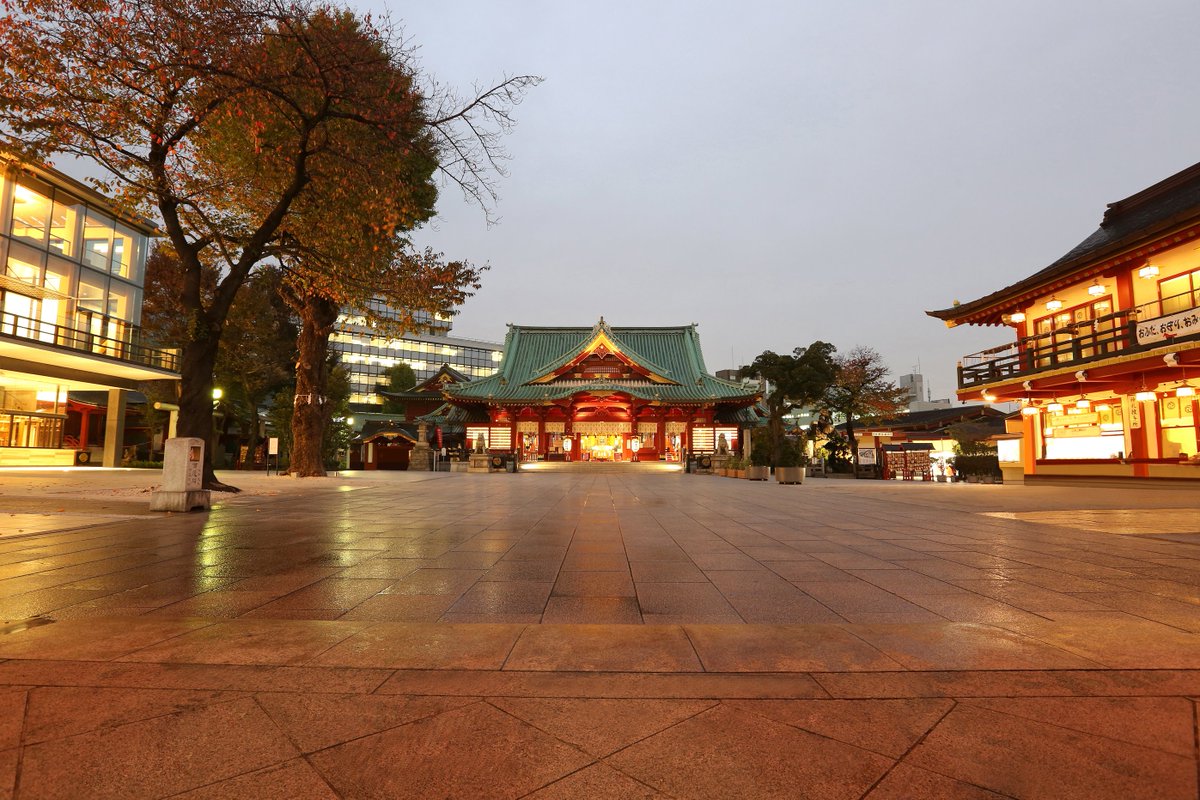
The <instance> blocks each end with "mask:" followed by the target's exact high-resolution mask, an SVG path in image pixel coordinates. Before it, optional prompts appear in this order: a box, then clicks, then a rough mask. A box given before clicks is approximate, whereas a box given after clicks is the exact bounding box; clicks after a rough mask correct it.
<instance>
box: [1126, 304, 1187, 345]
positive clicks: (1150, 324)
mask: <svg viewBox="0 0 1200 800" xmlns="http://www.w3.org/2000/svg"><path fill="white" fill-rule="evenodd" d="M1194 333H1200V309H1195V308H1192V309H1188V310H1187V311H1180V312H1179V313H1178V314H1171V315H1170V316H1167V317H1158V318H1157V319H1150V320H1146V321H1145V322H1139V323H1138V326H1137V340H1138V344H1148V343H1150V342H1162V341H1165V340H1167V339H1171V338H1173V337H1175V336H1191V335H1192V334H1194Z"/></svg>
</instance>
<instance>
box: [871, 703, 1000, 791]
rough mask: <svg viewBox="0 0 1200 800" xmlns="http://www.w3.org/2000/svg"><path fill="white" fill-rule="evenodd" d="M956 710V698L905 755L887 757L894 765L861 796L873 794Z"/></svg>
mask: <svg viewBox="0 0 1200 800" xmlns="http://www.w3.org/2000/svg"><path fill="white" fill-rule="evenodd" d="M956 708H958V700H955V699H954V698H950V707H949V708H947V709H946V710H945V711H944V712H943V713H942V715H941V716H940V717H938V718H937V720H936V721H935V722H934V723H933V724H932V725H930V726H929V727H928V728H926V729H925V732H924V733H922V734H921V735H920V736H919V737H917V740H916V741H915V742H913V743H912V744H911V745H909V747H908V748H907V749H906V750H905V751H904V752H903V753H901V754H900V756H899V757H892V756H886V757H887V758H892V759H893V760H892V765H891V766H890V767H888V768H887V770H885V771H884V773H883V774H882V775H880V776H879V778H878V779H877V780H876V781H875V782H874V783H873V784H871V785H870V786H868V787H867V790H866V791H864V792H863V793H862V795H861V796H862V797H864V798H865V797H867V795H869V794H871V792H872V791H874V790H875V787H876V786H878V785H879V784H880V783H882V782H883V780H884V779H885V778H886V777H887V776H888V775H891V774H892V771H893V770H895V769H896V766H897V765H898V764H900V763H902V762H903V761H904V760H905V759H907V758H908V756H909V755H910V754H911V753H912V751H913V750H916V749H917V747H918V746H920V745H921V743H922V742H924V741H925V739H926V738H927V737H928V736H929V734H931V733H933V731H934V729H935V728H937V726H939V725H941V724H942V721H943V720H944V719H946V717H948V716H950V713H951V712H953V711H954V709H956ZM881 755H883V754H881ZM931 771H932V770H931ZM943 777H946V778H951V779H952V780H957V779H956V778H954V776H952V775H945V776H943ZM972 785H973V786H974V785H976V784H972ZM979 788H980V789H986V788H987V787H984V786H980V787H979Z"/></svg>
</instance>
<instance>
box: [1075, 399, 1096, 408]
mask: <svg viewBox="0 0 1200 800" xmlns="http://www.w3.org/2000/svg"><path fill="white" fill-rule="evenodd" d="M1075 407H1076V408H1091V407H1092V401H1091V400H1088V399H1087V398H1086V397H1081V398H1079V399H1078V400H1076V401H1075Z"/></svg>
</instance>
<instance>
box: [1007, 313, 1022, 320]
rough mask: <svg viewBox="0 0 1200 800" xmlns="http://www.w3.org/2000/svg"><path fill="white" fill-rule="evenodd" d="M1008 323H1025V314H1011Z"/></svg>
mask: <svg viewBox="0 0 1200 800" xmlns="http://www.w3.org/2000/svg"><path fill="white" fill-rule="evenodd" d="M1008 321H1009V322H1024V321H1025V312H1023V311H1018V312H1017V313H1015V314H1009V315H1008Z"/></svg>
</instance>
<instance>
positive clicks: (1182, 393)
mask: <svg viewBox="0 0 1200 800" xmlns="http://www.w3.org/2000/svg"><path fill="white" fill-rule="evenodd" d="M1175 396H1176V397H1195V396H1196V390H1195V389H1193V388H1192V387H1191V386H1188V385H1187V384H1184V385H1183V386H1180V387H1179V388H1178V389H1176V390H1175Z"/></svg>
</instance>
